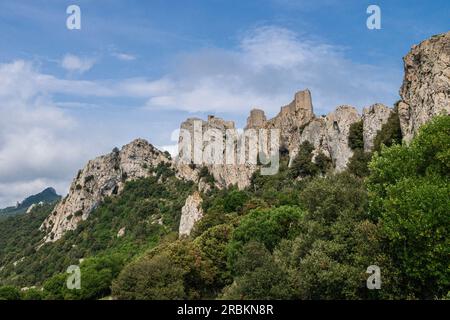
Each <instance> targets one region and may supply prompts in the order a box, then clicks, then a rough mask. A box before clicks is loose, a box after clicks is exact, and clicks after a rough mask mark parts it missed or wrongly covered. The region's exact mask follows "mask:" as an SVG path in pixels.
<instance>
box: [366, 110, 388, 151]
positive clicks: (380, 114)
mask: <svg viewBox="0 0 450 320" xmlns="http://www.w3.org/2000/svg"><path fill="white" fill-rule="evenodd" d="M392 112H393V110H392V109H390V108H388V107H386V106H385V105H384V104H381V103H376V104H374V105H371V106H370V107H368V108H364V110H363V115H362V120H363V138H364V151H365V152H370V151H371V150H372V149H373V143H374V140H375V137H376V136H377V133H378V131H379V130H381V127H382V126H383V124H385V123H386V122H387V121H388V119H389V117H390V116H391V114H392Z"/></svg>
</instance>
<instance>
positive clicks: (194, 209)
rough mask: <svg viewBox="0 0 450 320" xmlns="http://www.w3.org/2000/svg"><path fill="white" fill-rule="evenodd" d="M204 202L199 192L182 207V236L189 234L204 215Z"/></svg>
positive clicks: (180, 230) (180, 234)
mask: <svg viewBox="0 0 450 320" xmlns="http://www.w3.org/2000/svg"><path fill="white" fill-rule="evenodd" d="M202 202H203V199H202V197H201V196H200V194H199V193H198V192H195V193H194V194H192V195H190V196H189V197H188V198H187V199H186V202H185V204H184V206H183V208H182V209H181V219H180V228H179V231H178V234H179V236H180V237H183V236H189V235H190V234H191V231H192V229H193V228H194V225H195V223H196V222H197V221H198V220H200V219H201V218H202V217H203V209H202Z"/></svg>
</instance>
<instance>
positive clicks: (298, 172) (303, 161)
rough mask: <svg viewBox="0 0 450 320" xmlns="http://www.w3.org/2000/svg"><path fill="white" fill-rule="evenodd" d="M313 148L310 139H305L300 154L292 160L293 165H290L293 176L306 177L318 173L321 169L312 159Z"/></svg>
mask: <svg viewBox="0 0 450 320" xmlns="http://www.w3.org/2000/svg"><path fill="white" fill-rule="evenodd" d="M313 150H314V146H313V145H312V144H311V143H310V142H309V141H305V142H303V143H302V144H301V145H300V149H299V151H298V154H297V156H296V157H295V158H294V160H293V161H292V165H291V167H290V173H291V177H292V178H294V179H295V178H298V177H300V178H304V177H307V176H314V175H316V174H317V173H318V171H319V170H318V168H317V166H316V164H315V163H314V162H313V161H312V159H313V153H312V152H313Z"/></svg>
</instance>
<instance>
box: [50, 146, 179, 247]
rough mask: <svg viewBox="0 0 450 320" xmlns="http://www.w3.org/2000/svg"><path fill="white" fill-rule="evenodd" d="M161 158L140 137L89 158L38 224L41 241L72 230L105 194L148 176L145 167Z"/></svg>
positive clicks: (53, 239) (155, 163)
mask: <svg viewBox="0 0 450 320" xmlns="http://www.w3.org/2000/svg"><path fill="white" fill-rule="evenodd" d="M161 162H170V160H169V159H168V158H167V157H166V155H165V154H164V153H162V152H161V151H159V150H157V149H156V148H154V147H153V146H152V145H151V144H149V143H148V142H147V141H145V140H143V139H137V140H134V141H133V142H131V143H129V144H127V145H125V146H123V148H122V150H118V149H115V150H113V152H111V153H110V154H107V155H104V156H101V157H98V158H96V159H94V160H91V161H89V162H88V163H87V165H86V166H85V167H84V169H82V170H80V171H79V172H78V174H77V176H76V177H75V179H74V180H73V182H72V185H71V187H70V190H69V194H68V195H67V197H65V198H64V199H63V200H62V201H61V202H60V203H59V204H58V205H57V206H56V207H55V210H54V211H53V213H52V214H51V215H50V216H49V217H47V219H46V220H45V221H44V222H43V224H42V225H41V229H42V230H45V231H46V233H47V235H46V237H45V239H44V241H45V242H49V241H56V240H58V239H59V238H61V236H62V235H63V234H64V232H66V231H67V230H74V229H75V228H76V227H77V225H78V223H79V222H80V221H81V220H86V219H87V218H88V217H89V214H90V213H91V211H92V210H93V209H94V208H96V207H97V206H98V204H99V203H100V202H101V201H102V200H103V199H104V198H105V197H107V196H110V195H113V194H118V193H120V192H121V191H122V189H123V186H124V184H125V182H126V181H129V180H133V179H137V178H142V177H147V176H149V175H150V174H151V173H150V170H149V168H151V167H154V166H157V165H158V164H159V163H161Z"/></svg>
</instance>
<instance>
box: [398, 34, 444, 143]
mask: <svg viewBox="0 0 450 320" xmlns="http://www.w3.org/2000/svg"><path fill="white" fill-rule="evenodd" d="M403 61H404V68H405V76H404V79H403V85H402V87H401V89H400V96H401V98H402V101H401V102H400V103H399V105H398V112H399V117H400V125H401V128H402V134H403V139H404V140H405V141H410V140H411V139H412V138H413V136H414V135H415V134H416V133H417V131H418V129H419V127H420V126H421V125H422V124H424V123H426V122H428V121H429V120H430V119H431V118H432V117H433V116H435V115H438V114H443V113H447V114H449V113H450V32H447V33H444V34H440V35H436V36H433V37H431V38H430V39H427V40H425V41H423V42H422V43H420V44H419V45H417V46H414V47H413V48H412V49H411V51H410V52H409V53H408V54H407V55H406V56H405V57H404V58H403Z"/></svg>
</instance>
